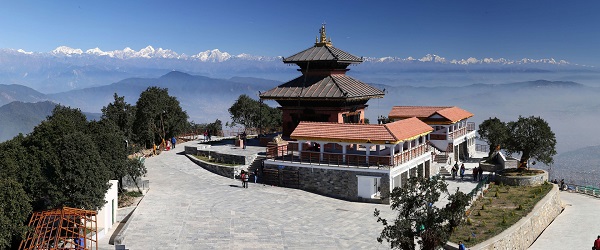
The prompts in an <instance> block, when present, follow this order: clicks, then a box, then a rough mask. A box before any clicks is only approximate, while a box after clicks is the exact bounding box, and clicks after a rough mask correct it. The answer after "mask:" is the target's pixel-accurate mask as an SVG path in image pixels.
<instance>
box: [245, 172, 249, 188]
mask: <svg viewBox="0 0 600 250" xmlns="http://www.w3.org/2000/svg"><path fill="white" fill-rule="evenodd" d="M248 179H250V173H249V172H246V175H244V183H245V184H246V185H245V188H248Z"/></svg>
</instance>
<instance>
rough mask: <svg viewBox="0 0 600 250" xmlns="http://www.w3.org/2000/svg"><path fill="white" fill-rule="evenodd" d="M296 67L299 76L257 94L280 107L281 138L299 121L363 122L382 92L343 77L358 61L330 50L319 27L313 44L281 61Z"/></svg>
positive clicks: (289, 133)
mask: <svg viewBox="0 0 600 250" xmlns="http://www.w3.org/2000/svg"><path fill="white" fill-rule="evenodd" d="M283 62H284V63H287V64H296V65H298V66H299V67H300V69H298V70H299V71H300V72H301V73H302V76H299V77H297V78H295V79H293V80H291V81H289V82H286V83H284V84H281V85H279V86H277V87H275V88H273V89H271V90H268V91H266V92H264V93H261V94H260V99H261V100H275V101H277V103H278V104H279V105H280V106H281V110H282V113H283V114H282V119H283V137H285V138H289V136H290V135H291V134H292V132H293V131H294V129H295V128H296V126H298V124H299V123H300V122H301V121H313V122H335V123H364V119H365V108H366V107H367V102H368V101H369V99H371V98H382V97H383V96H384V92H383V91H381V90H379V89H377V88H375V87H373V86H370V85H368V84H366V83H363V82H361V81H359V80H356V79H354V78H352V77H349V76H347V75H346V72H347V71H348V70H349V69H347V68H348V66H350V65H351V64H359V63H361V62H362V58H359V57H357V56H354V55H352V54H350V53H348V52H345V51H343V50H340V49H338V48H336V47H333V45H332V43H331V39H330V38H328V37H327V35H326V33H325V25H324V24H323V25H322V26H321V29H320V30H319V36H318V37H317V39H316V42H315V45H314V46H313V47H310V48H308V49H306V50H304V51H301V52H299V53H296V54H295V55H292V56H290V57H286V58H284V59H283Z"/></svg>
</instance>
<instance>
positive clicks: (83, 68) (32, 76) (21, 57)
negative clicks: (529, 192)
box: [0, 46, 597, 93]
mask: <svg viewBox="0 0 600 250" xmlns="http://www.w3.org/2000/svg"><path fill="white" fill-rule="evenodd" d="M363 60H364V63H362V64H361V65H359V66H356V67H353V68H352V69H351V73H352V74H357V75H358V74H360V75H361V77H360V78H361V79H364V80H365V81H373V82H377V81H382V77H383V76H384V75H388V76H389V77H387V76H386V79H385V80H383V81H385V82H399V83H402V84H404V83H406V82H407V81H406V80H411V79H410V77H408V74H405V73H411V72H456V73H467V74H470V73H473V72H478V73H484V74H487V73H502V72H510V73H522V72H535V73H547V72H584V71H586V72H587V71H593V72H596V71H597V70H596V69H595V68H593V67H587V66H582V65H577V64H574V63H570V62H567V61H564V60H555V59H552V58H550V59H528V58H524V59H520V60H511V59H505V58H482V59H479V58H473V57H471V58H467V59H446V58H445V57H442V56H439V55H435V54H427V55H425V56H423V57H419V58H417V57H407V58H400V57H381V58H376V57H363ZM173 70H177V71H181V72H186V73H190V74H194V75H202V76H208V77H213V78H230V77H234V76H249V77H259V78H264V79H272V80H279V81H286V80H289V79H292V78H294V77H297V75H298V72H297V67H296V66H295V65H287V64H284V63H282V57H270V56H258V55H250V54H244V53H242V54H238V55H232V54H230V53H228V52H224V51H221V50H219V49H213V50H206V51H202V52H199V53H197V54H193V55H187V54H184V53H181V54H180V53H177V52H175V51H173V50H170V49H163V48H154V47H152V46H147V47H145V48H142V49H140V50H134V49H132V48H129V47H128V48H125V49H123V50H112V51H104V50H102V49H100V48H92V49H86V50H84V49H79V48H72V47H68V46H60V47H57V48H56V49H54V50H52V51H50V52H33V51H26V50H23V49H0V84H20V85H25V86H28V87H31V88H34V89H36V90H38V91H41V92H43V93H57V92H63V91H69V90H73V89H81V88H87V87H93V86H102V85H107V84H111V83H115V82H118V81H120V80H122V79H125V78H131V77H158V76H161V75H164V74H166V73H168V72H170V71H173ZM399 73H401V75H403V76H406V77H408V78H400V77H398V74H399Z"/></svg>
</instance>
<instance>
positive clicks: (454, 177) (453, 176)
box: [452, 162, 458, 180]
mask: <svg viewBox="0 0 600 250" xmlns="http://www.w3.org/2000/svg"><path fill="white" fill-rule="evenodd" d="M457 173H458V162H456V163H454V166H452V180H456V174H457Z"/></svg>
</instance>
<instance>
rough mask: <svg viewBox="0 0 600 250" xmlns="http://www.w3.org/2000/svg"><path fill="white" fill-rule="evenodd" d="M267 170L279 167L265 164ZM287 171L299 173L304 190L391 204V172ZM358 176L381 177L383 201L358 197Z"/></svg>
mask: <svg viewBox="0 0 600 250" xmlns="http://www.w3.org/2000/svg"><path fill="white" fill-rule="evenodd" d="M265 163H266V162H265ZM265 168H267V169H277V166H276V165H268V164H265ZM285 169H286V170H295V171H298V175H299V179H300V180H299V182H300V183H299V188H300V189H302V190H306V191H309V192H313V193H317V194H321V195H325V196H329V197H333V198H338V199H343V200H349V201H361V202H371V203H384V204H389V195H390V194H389V190H390V177H389V172H388V173H385V172H383V171H382V172H368V171H360V170H359V169H342V168H320V167H297V166H285ZM357 175H361V176H377V177H381V184H380V193H381V199H366V198H360V197H358V177H357Z"/></svg>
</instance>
